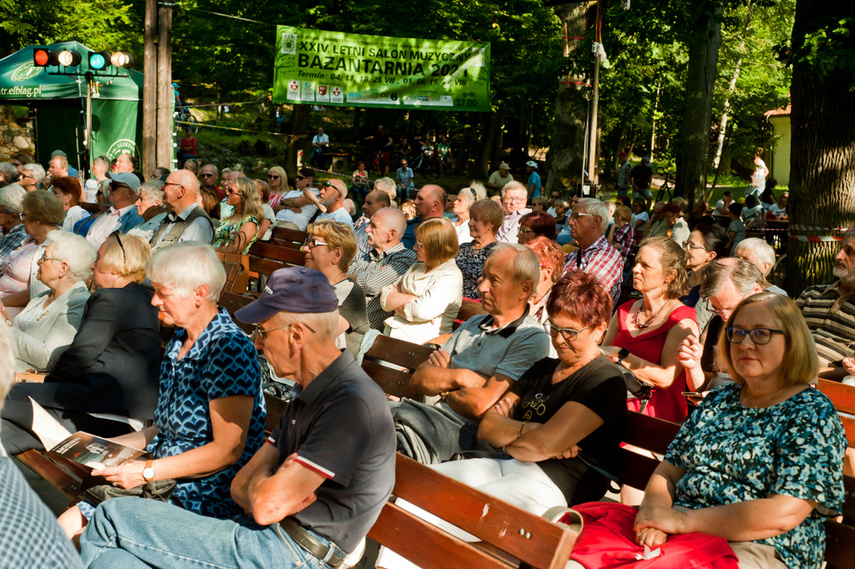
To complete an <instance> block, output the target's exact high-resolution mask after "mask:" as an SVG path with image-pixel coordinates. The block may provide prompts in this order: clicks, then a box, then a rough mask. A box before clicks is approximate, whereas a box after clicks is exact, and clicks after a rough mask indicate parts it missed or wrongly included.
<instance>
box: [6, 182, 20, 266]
mask: <svg viewBox="0 0 855 569" xmlns="http://www.w3.org/2000/svg"><path fill="white" fill-rule="evenodd" d="M25 195H27V190H25V189H24V188H22V187H21V186H19V185H18V184H11V185H8V186H6V187H5V188H0V227H3V231H5V232H6V234H5V235H4V236H3V238H2V239H0V263H2V262H3V261H5V260H6V257H7V256H8V255H9V253H11V252H12V251H14V250H15V249H17V248H18V247H20V246H21V243H23V242H24V239H26V238H27V230H26V228H25V227H24V220H23V219H22V217H21V213H22V212H23V211H24V210H23V203H22V202H23V200H24V196H25Z"/></svg>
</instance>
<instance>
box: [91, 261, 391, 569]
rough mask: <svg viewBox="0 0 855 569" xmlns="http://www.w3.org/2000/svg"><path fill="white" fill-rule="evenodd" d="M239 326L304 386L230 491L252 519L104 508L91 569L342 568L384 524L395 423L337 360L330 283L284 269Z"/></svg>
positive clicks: (364, 380)
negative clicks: (250, 327)
mask: <svg viewBox="0 0 855 569" xmlns="http://www.w3.org/2000/svg"><path fill="white" fill-rule="evenodd" d="M236 316H237V318H238V319H240V320H241V321H243V322H247V323H254V324H255V326H256V332H255V334H254V337H255V341H256V345H257V346H258V347H259V348H260V349H262V350H263V351H264V355H265V356H266V357H267V360H268V361H269V362H270V364H271V366H272V367H273V370H274V371H275V373H276V375H277V376H279V377H289V378H292V379H293V380H294V381H296V383H297V385H298V386H299V390H298V391H297V392H296V393H297V395H296V396H295V397H294V400H293V401H292V402H291V403H290V404H289V405H288V406H287V407H286V409H285V412H284V413H283V414H282V417H281V419H280V420H279V425H278V426H277V427H276V428H275V429H274V430H273V433H272V434H271V436H270V438H269V439H268V440H267V442H268V443H270V444H265V445H263V446H262V447H261V449H259V450H258V452H256V453H255V455H254V456H253V457H252V458H251V459H250V461H249V462H248V463H247V464H246V466H244V467H243V468H242V469H241V470H240V471H239V472H238V473H237V475H236V476H235V478H234V480H233V481H232V485H231V494H232V498H233V499H234V501H235V502H236V503H237V504H238V505H239V506H241V507H242V508H243V509H244V511H245V512H246V514H247V515H246V516H244V517H243V518H242V519H238V520H236V521H233V520H218V519H214V518H208V517H202V516H200V515H197V514H194V513H190V512H188V511H187V510H184V509H182V508H180V507H178V506H175V505H172V504H167V503H164V502H157V501H155V500H107V501H106V502H104V503H103V504H102V505H101V506H100V507H99V509H98V510H97V511H96V513H95V516H94V518H92V521H91V522H90V523H89V525H88V526H87V529H86V531H85V532H84V534H83V536H82V537H81V539H80V550H81V557H82V559H83V562H84V564H86V565H87V566H88V567H90V568H92V569H97V568H102V567H103V568H106V567H110V568H113V567H130V566H134V567H137V566H140V567H142V566H147V567H148V566H151V567H167V566H182V567H188V566H194V567H203V566H204V567H235V568H237V567H270V566H272V565H271V564H274V565H275V566H277V567H327V566H329V567H338V566H339V565H341V563H342V562H343V560H344V558H345V557H346V556H347V555H348V554H350V553H353V552H354V551H355V550H357V549H358V548H359V546H360V545H361V543H362V540H363V539H364V538H365V535H366V534H367V533H368V530H369V529H370V528H371V526H372V525H373V524H374V522H375V520H376V519H377V517H378V516H379V515H380V510H381V509H382V508H383V506H384V505H385V503H386V500H387V499H388V497H389V494H390V493H391V491H392V487H393V486H394V482H395V442H394V441H395V435H394V430H393V426H392V419H391V417H390V415H389V409H388V405H387V403H386V397H385V396H384V394H383V391H382V390H381V389H380V388H379V387H378V386H377V384H375V383H374V382H373V381H372V380H371V378H369V377H368V376H367V375H366V374H365V372H364V371H362V369H361V368H360V367H359V366H358V365H356V362H354V361H353V358H352V357H351V355H350V353H349V352H348V351H347V350H345V351H344V352H340V351H339V350H338V348H336V336H338V318H339V316H338V300H337V299H336V296H335V292H334V291H333V288H332V286H330V284H329V282H328V281H327V278H326V277H325V276H324V275H322V274H321V273H320V272H318V271H315V270H313V269H308V268H306V267H290V268H287V269H280V270H279V271H276V272H275V273H273V275H271V277H270V280H269V281H268V283H267V286H266V287H265V290H264V293H262V295H261V297H260V298H259V299H258V300H256V301H255V302H253V303H252V304H250V305H249V306H247V307H245V308H243V309H241V310H239V311H238V312H237V314H236ZM143 502H144V503H143ZM273 560H275V562H274V561H273Z"/></svg>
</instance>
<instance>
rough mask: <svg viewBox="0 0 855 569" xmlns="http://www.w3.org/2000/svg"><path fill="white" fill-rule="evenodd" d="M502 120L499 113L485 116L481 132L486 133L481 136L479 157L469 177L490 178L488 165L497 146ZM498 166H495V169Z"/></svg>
mask: <svg viewBox="0 0 855 569" xmlns="http://www.w3.org/2000/svg"><path fill="white" fill-rule="evenodd" d="M500 123H501V118H500V115H499V113H497V112H491V113H490V114H489V115H485V116H484V121H483V122H482V123H481V124H482V127H481V130H482V132H483V133H484V134H483V135H482V136H481V144H480V145H479V146H478V156H477V158H476V159H475V162H474V163H473V164H472V170H471V171H470V172H469V175H470V176H472V177H473V178H486V177H487V176H489V173H488V172H487V163H488V162H489V161H490V155H491V153H492V152H493V150H494V147H495V146H496V141H497V139H498V136H497V135H498V133H499V125H500ZM496 166H497V164H493V167H494V168H495V167H496Z"/></svg>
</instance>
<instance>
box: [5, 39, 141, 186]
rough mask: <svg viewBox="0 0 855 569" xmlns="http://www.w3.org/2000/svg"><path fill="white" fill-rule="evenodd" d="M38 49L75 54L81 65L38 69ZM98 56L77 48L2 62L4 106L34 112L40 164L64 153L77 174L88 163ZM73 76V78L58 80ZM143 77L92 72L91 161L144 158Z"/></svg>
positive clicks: (21, 54) (68, 45)
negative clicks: (93, 64)
mask: <svg viewBox="0 0 855 569" xmlns="http://www.w3.org/2000/svg"><path fill="white" fill-rule="evenodd" d="M37 47H46V48H48V49H54V50H58V51H61V50H65V49H67V50H69V51H76V52H78V53H79V54H80V55H81V58H82V61H81V63H80V64H79V65H77V66H75V67H62V66H59V67H55V66H50V67H37V66H35V64H34V63H33V52H34V51H35V49H36V48H37ZM92 51H93V50H91V49H89V48H88V47H86V46H85V45H83V44H81V43H78V42H74V41H71V42H62V43H56V44H53V45H49V46H27V47H25V48H24V49H22V50H21V51H18V52H16V53H13V54H12V55H10V56H8V57H5V58H3V59H0V105H26V106H28V107H31V108H34V109H35V116H36V122H35V139H36V160H37V161H38V162H40V163H43V164H45V165H46V164H47V162H48V160H49V158H50V154H51V152H53V151H54V150H62V151H64V152H65V153H66V154H67V155H68V162H69V164H71V165H72V166H74V167H76V168H78V169H79V168H80V166H81V165H84V167H85V168H87V169H88V166H89V163H88V160H87V159H86V144H85V140H84V137H85V132H86V131H85V126H86V124H85V123H86V95H87V93H86V91H87V81H86V77H85V76H84V74H85V73H87V72H89V71H90V69H89V54H90V53H92ZM58 72H61V73H69V74H72V75H59V74H56V73H58ZM142 88H143V75H142V73H139V72H137V71H133V70H131V69H117V68H115V67H111V66H108V67H107V68H106V69H104V70H103V71H98V72H93V85H92V91H91V104H92V134H91V137H90V141H91V144H92V148H91V152H90V156H92V157H95V156H100V155H102V154H104V155H107V156H109V157H110V158H111V159H112V158H115V157H116V156H118V155H119V154H121V153H125V154H132V155H134V156H135V157H136V158H137V160H139V157H140V151H139V148H140V144H141V139H142V108H141V105H140V99H141V97H142Z"/></svg>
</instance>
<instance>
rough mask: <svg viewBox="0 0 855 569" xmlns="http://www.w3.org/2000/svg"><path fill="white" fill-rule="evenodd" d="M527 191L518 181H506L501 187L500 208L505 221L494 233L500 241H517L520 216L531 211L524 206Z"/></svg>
mask: <svg viewBox="0 0 855 569" xmlns="http://www.w3.org/2000/svg"><path fill="white" fill-rule="evenodd" d="M527 199H528V192H527V191H526V189H525V186H523V185H522V184H521V183H519V182H516V181H514V182H508V183H507V184H505V186H504V187H503V188H502V209H503V210H504V211H505V222H504V223H503V224H502V226H501V227H500V228H499V231H498V232H497V233H496V240H497V241H499V242H500V243H517V232H518V231H519V229H520V218H521V217H522V216H524V215H526V214H529V213H531V210H530V209H528V208H526V207H525V202H526V200H527Z"/></svg>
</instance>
